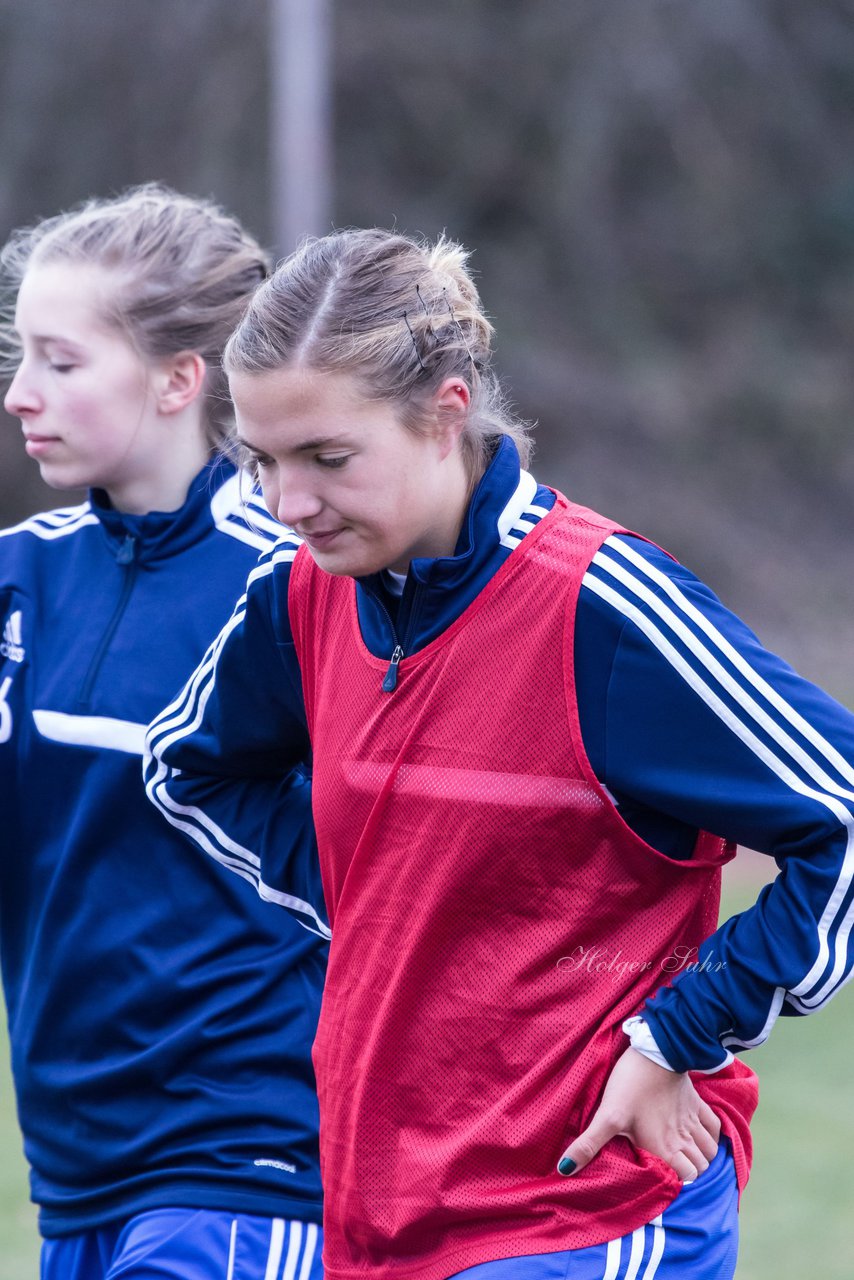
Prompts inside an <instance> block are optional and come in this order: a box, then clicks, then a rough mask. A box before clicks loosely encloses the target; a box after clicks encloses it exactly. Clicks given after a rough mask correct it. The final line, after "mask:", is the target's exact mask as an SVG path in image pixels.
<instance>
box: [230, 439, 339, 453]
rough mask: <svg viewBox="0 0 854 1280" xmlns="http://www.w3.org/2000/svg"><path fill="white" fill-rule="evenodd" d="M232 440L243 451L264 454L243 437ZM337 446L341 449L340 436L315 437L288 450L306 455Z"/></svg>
mask: <svg viewBox="0 0 854 1280" xmlns="http://www.w3.org/2000/svg"><path fill="white" fill-rule="evenodd" d="M234 440H235V441H236V442H237V444H239V445H242V446H243V448H244V449H248V450H249V452H250V453H262V454H263V453H264V452H265V450H263V449H258V448H257V447H256V446H255V445H254V444H250V443H249V441H248V440H244V439H243V436H241V435H235V436H234ZM330 444H337V445H341V446H342V447H343V445H344V441H343V440H342V438H341V437H340V436H316V437H315V438H314V439H313V440H303V441H301V442H300V444H298V445H295V446H294V447H293V449H289V450H288V452H289V453H308V452H310V451H311V450H312V449H322V448H325V447H326V446H327V445H330Z"/></svg>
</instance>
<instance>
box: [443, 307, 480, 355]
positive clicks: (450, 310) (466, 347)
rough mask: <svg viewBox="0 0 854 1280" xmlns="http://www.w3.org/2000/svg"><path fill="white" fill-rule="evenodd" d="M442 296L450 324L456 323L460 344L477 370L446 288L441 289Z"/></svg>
mask: <svg viewBox="0 0 854 1280" xmlns="http://www.w3.org/2000/svg"><path fill="white" fill-rule="evenodd" d="M442 297H443V298H444V299H445V306H446V307H447V308H448V313H449V315H450V317H451V323H452V324H454V325H456V327H457V332H458V333H459V335H460V338H461V340H462V344H463V346H464V347H465V349H466V355H467V356H468V358H469V360H471V362H472V367H473V368H474V369H475V370H477V369H478V363H477V361H476V360H475V358H474V356H473V355H472V353H471V347H470V346H469V344H468V340H467V338H466V335H465V332H464V330H463V326H462V325H461V324H460V322H459V320H458V319H457V317H456V316H455V315H454V308H453V307H452V306H451V299H450V298H449V297H448V290H447V289H443V290H442Z"/></svg>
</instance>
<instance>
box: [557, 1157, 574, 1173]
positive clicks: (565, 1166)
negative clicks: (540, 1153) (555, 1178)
mask: <svg viewBox="0 0 854 1280" xmlns="http://www.w3.org/2000/svg"><path fill="white" fill-rule="evenodd" d="M557 1171H558V1173H562V1174H563V1176H564V1177H565V1178H568V1177H569V1175H570V1174H571V1173H575V1161H574V1160H570V1158H569V1156H561V1158H560V1160H558V1162H557Z"/></svg>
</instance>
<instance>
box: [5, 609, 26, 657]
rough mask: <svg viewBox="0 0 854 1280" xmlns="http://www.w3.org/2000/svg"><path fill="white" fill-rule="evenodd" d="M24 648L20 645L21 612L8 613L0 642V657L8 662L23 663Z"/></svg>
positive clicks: (17, 610) (18, 610)
mask: <svg viewBox="0 0 854 1280" xmlns="http://www.w3.org/2000/svg"><path fill="white" fill-rule="evenodd" d="M24 652H25V650H24V647H23V645H22V644H21V610H20V609H16V610H15V612H14V613H10V614H9V617H8V618H7V619H6V625H5V626H4V628H3V639H2V640H0V657H3V658H8V659H9V661H10V662H23V661H24Z"/></svg>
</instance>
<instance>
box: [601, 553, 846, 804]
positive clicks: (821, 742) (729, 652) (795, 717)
mask: <svg viewBox="0 0 854 1280" xmlns="http://www.w3.org/2000/svg"><path fill="white" fill-rule="evenodd" d="M605 546H606V547H610V548H611V549H613V550H614V551H616V552H618V553H619V554H620V555H621V556H624V557H625V558H626V559H627V560H628V561H629V562H630V563H631V564H633V565H634V566H635V568H636V569H639V570H640V571H641V572H642V573H644V574H646V576H647V577H648V578H650V580H651V581H652V582H654V583H655V584H656V585H657V586H659V587H661V589H662V590H663V591H664V592H666V594H667V595H668V596H669V597H670V598H671V600H673V601H674V603H675V604H677V605H678V607H679V608H680V609H681V610H682V612H683V613H684V614H685V615H686V617H688V618H690V619H691V621H692V622H694V623H695V624H696V625H697V627H699V629H700V630H701V631H703V632H704V634H705V635H706V636H708V638H709V639H710V640H711V641H712V643H713V644H714V645H715V646H716V647H717V648H718V649H719V650H720V651H721V653H723V654H724V656H725V657H726V658H728V659H729V661H730V662H731V663H732V665H733V666H734V667H735V668H736V670H737V671H738V672H739V674H740V675H742V676H744V678H745V680H747V681H748V682H749V683H750V684H751V685H753V687H754V688H755V689H756V690H757V691H758V692H759V693H761V694H762V696H763V697H764V698H765V699H766V700H767V701H768V702H769V703H770V704H771V705H772V706H773V707H774V709H775V710H776V711H778V712H779V713H780V715H781V716H783V717H784V719H786V720H787V721H788V722H789V723H790V724H791V725H792V726H793V727H794V728H795V729H797V730H798V732H799V733H801V734H802V735H803V736H804V737H805V738H806V739H807V741H809V742H811V743H812V744H813V746H814V747H815V748H816V750H817V751H819V752H820V753H821V754H822V755H823V756H824V757H825V759H826V760H828V761H829V762H830V763H831V764H832V765H833V766H834V767H835V768H836V769H837V770H838V771H839V773H840V774H841V775H842V777H843V778H847V780H848V781H849V782H850V783H852V785H854V765H852V764H851V763H849V761H847V760H846V759H845V757H844V756H842V755H840V753H839V752H838V751H837V750H836V749H835V748H834V747H833V746H832V745H831V744H830V743H829V742H828V741H827V740H826V739H825V738H824V737H822V735H821V734H820V733H819V732H818V731H817V730H816V729H815V728H814V726H813V725H811V724H810V723H809V721H808V720H805V719H804V718H803V716H801V715H799V713H798V712H797V711H796V710H795V708H794V707H793V706H791V705H790V704H789V703H788V702H786V700H785V698H783V697H781V696H780V694H779V693H778V692H777V690H776V689H774V688H773V687H772V686H771V685H770V684H768V682H767V681H766V680H763V678H762V677H761V676H760V675H759V673H758V672H757V671H755V670H754V669H753V667H751V665H750V663H749V662H747V661H746V660H745V659H744V658H743V657H742V655H741V654H740V653H739V652H738V650H737V649H735V648H734V647H733V646H732V645H731V644H730V643H729V641H728V640H727V639H726V637H725V636H723V635H722V634H721V632H720V631H719V630H718V629H717V627H715V626H714V624H713V623H712V622H711V621H710V620H709V619H708V618H707V617H706V615H705V614H704V613H702V612H701V611H700V610H699V609H698V608H697V607H696V606H695V605H693V604H692V603H691V601H690V600H688V599H687V598H686V596H685V595H684V593H683V592H682V591H680V589H679V587H678V586H677V585H676V583H675V582H674V581H673V580H672V579H671V578H668V577H667V575H666V574H664V573H662V572H661V570H660V569H657V568H656V567H655V565H653V564H650V562H649V561H648V560H646V559H645V558H644V557H643V556H642V555H640V554H639V552H638V551H637V550H636V549H635V548H634V547H632V546H629V544H628V543H626V542H625V541H624V540H623V539H622V538H618V537H612V538H609V539H608V541H607V542H606V543H605Z"/></svg>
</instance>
